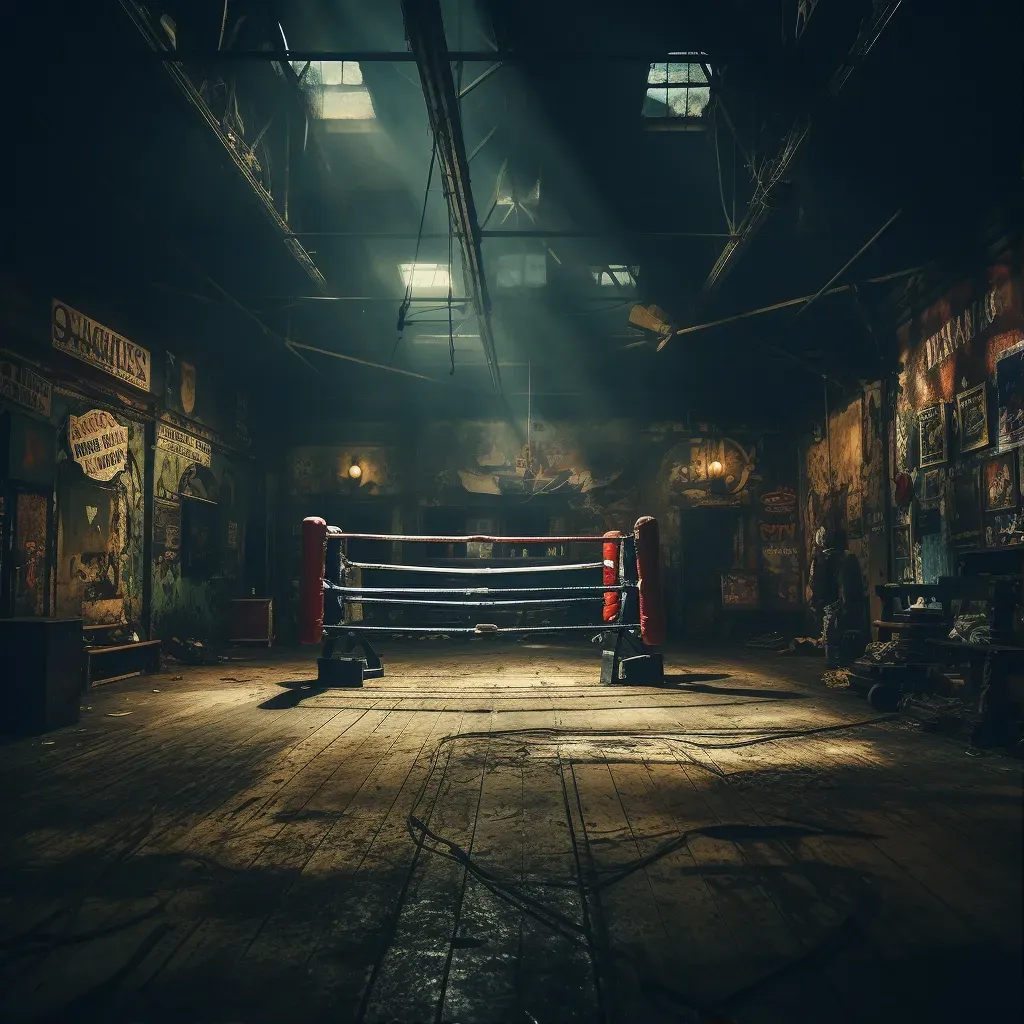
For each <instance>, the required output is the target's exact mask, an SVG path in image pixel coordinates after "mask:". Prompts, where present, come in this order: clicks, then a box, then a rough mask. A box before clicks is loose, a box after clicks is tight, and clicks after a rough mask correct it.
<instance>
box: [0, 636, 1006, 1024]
mask: <svg viewBox="0 0 1024 1024" xmlns="http://www.w3.org/2000/svg"><path fill="white" fill-rule="evenodd" d="M384 655H385V662H386V665H387V675H386V676H385V677H384V678H383V679H379V680H373V681H372V683H371V684H368V685H367V686H365V687H364V688H362V689H358V690H319V689H317V688H316V687H314V686H310V685H303V684H308V683H309V681H310V680H311V678H312V676H313V675H314V671H315V667H314V665H313V661H312V658H311V657H309V656H300V655H298V654H290V653H289V652H273V653H272V654H271V655H270V656H266V657H263V658H259V657H254V656H248V655H239V660H236V661H232V662H228V663H223V664H220V665H216V666H208V667H202V668H186V669H177V670H175V671H174V672H173V673H164V674H161V675H156V676H149V677H142V678H137V679H132V680H127V681H124V682H121V683H115V684H112V685H109V686H104V687H99V688H96V689H94V690H92V691H90V692H89V693H88V694H87V695H86V696H85V698H84V699H83V708H84V709H85V710H83V712H82V721H81V722H80V723H79V724H78V725H77V726H73V727H69V728H67V729H62V730H58V731H56V732H53V733H51V734H49V735H47V736H43V737H36V738H32V739H27V740H20V741H16V742H8V743H3V744H0V771H3V772H4V777H5V778H6V779H9V780H11V781H10V783H9V784H8V785H7V786H6V787H4V789H3V790H2V791H0V868H2V869H3V870H2V871H0V1019H2V1020H4V1021H8V1020H9V1021H35V1020H69V1021H72V1020H73V1021H79V1020H102V1021H110V1022H118V1021H124V1022H128V1021H132V1022H147V1021H153V1022H160V1024H162V1022H165V1021H166V1022H171V1021H175V1022H178V1021H190V1022H197V1024H200V1022H206V1021H209V1022H210V1024H214V1022H219V1024H223V1022H226V1021H238V1022H253V1024H257V1022H259V1024H262V1022H268V1024H269V1022H285V1021H303V1022H311V1021H321V1020H322V1021H343V1022H345V1021H348V1022H352V1024H363V1022H366V1024H369V1022H375V1024H383V1022H389V1021H432V1022H442V1021H452V1022H454V1021H461V1022H463V1024H465V1022H477V1021H478V1022H481V1024H491V1022H505V1021H520V1022H524V1024H528V1022H529V1021H531V1020H532V1021H536V1022H537V1024H554V1022H559V1024H561V1022H578V1024H590V1022H594V1024H597V1022H608V1024H618V1022H623V1024H624V1022H626V1021H632V1020H645V1021H651V1022H660V1021H666V1022H667V1021H677V1020H692V1021H699V1020H709V1019H714V1017H715V1015H721V1016H722V1017H723V1019H724V1018H729V1019H733V1020H735V1021H738V1022H740V1024H776V1022H780V1024H781V1022H790V1021H793V1020H815V1021H817V1020H821V1021H829V1022H833V1021H835V1022H850V1024H861V1022H863V1024H867V1022H869V1021H870V1022H873V1024H889V1022H892V1024H895V1022H896V1021H901V1022H903V1021H906V1020H928V1021H929V1022H931V1024H944V1022H947V1021H948V1022H950V1024H952V1022H953V1021H961V1020H964V1019H982V1018H984V1019H995V1020H1004V1019H1005V1020H1010V1019H1019V1017H1020V989H1021V926H1022V922H1021V771H1020V763H1019V762H1016V761H1013V760H1011V759H1009V758H1007V757H1004V756H1002V755H999V754H993V755H990V756H987V757H980V758H979V757H972V756H969V755H968V754H967V752H966V751H965V750H964V749H963V744H961V743H957V742H956V741H953V740H950V739H947V738H943V737H940V736H935V735H923V734H920V733H917V732H912V731H910V730H908V729H907V728H906V727H905V726H904V725H902V724H901V723H900V722H898V721H893V720H881V719H880V718H879V716H877V715H875V714H873V713H872V712H871V711H870V709H869V708H868V707H867V705H866V704H865V703H864V702H863V701H860V700H858V699H857V698H855V697H854V696H852V695H850V694H848V693H845V692H842V691H833V690H828V689H825V688H824V687H822V686H821V685H820V683H818V682H817V676H818V674H820V665H816V664H815V663H814V662H810V661H803V660H800V661H795V660H793V659H785V658H779V657H778V656H769V655H765V656H758V657H753V656H751V655H750V654H749V653H748V652H734V653H721V654H717V655H710V654H704V653H692V652H691V653H677V654H676V655H669V656H668V657H667V674H666V680H665V683H664V685H662V686H657V687H632V688H630V687H621V686H616V687H601V686H600V685H599V684H598V675H599V664H598V658H597V657H596V655H595V652H594V650H593V649H592V648H591V647H590V646H589V645H582V644H581V645H580V646H578V647H568V646H567V647H560V646H557V645H547V644H541V643H534V644H483V643H481V644H468V645H457V646H456V645H453V644H445V643H437V642H435V643H410V644H407V645H404V646H399V645H394V646H393V647H390V648H386V649H385V651H384ZM125 711H128V712H130V714H124V713H123V712H125ZM410 816H412V819H411V818H410ZM413 819H414V820H413ZM410 822H411V823H412V824H411V827H410ZM419 823H422V826H424V827H425V828H427V829H429V830H430V833H429V834H424V833H423V832H422V831H419V827H420V826H419Z"/></svg>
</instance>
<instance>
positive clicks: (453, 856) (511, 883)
mask: <svg viewBox="0 0 1024 1024" xmlns="http://www.w3.org/2000/svg"><path fill="white" fill-rule="evenodd" d="M896 717H898V716H896V715H880V716H877V717H875V718H870V719H864V720H859V721H855V722H843V723H839V724H837V725H832V726H822V727H818V728H814V729H802V730H796V729H789V730H779V731H776V732H768V731H767V730H766V732H767V735H764V736H760V737H755V738H752V739H743V740H738V741H734V742H731V743H699V742H696V741H694V740H689V739H687V736H688V735H690V734H687V733H653V732H644V733H636V734H631V735H632V736H634V737H640V738H652V739H663V740H670V741H672V742H675V743H678V744H679V745H680V746H683V747H685V746H690V747H694V748H697V749H701V750H722V749H734V748H737V747H745V746H751V745H753V744H756V743H767V742H771V741H774V740H778V739H799V738H801V737H805V736H813V735H819V734H821V733H829V732H836V731H840V730H846V729H854V728H859V727H862V726H867V725H874V724H877V723H881V722H887V721H891V720H893V719H894V718H896ZM581 736H585V737H604V738H608V739H619V740H621V739H622V738H623V733H622V732H614V731H610V730H600V729H548V728H539V729H506V730H493V731H492V730H487V731H477V732H464V733H449V734H448V735H446V736H442V737H441V738H440V739H439V740H438V742H437V743H436V744H435V746H434V749H433V751H432V752H431V755H430V758H429V761H428V763H427V766H426V772H425V773H424V776H423V781H422V783H421V784H420V787H419V789H418V791H417V793H416V796H415V798H414V800H413V803H412V806H411V808H410V810H409V813H408V815H407V817H406V829H407V831H408V833H409V836H410V838H411V839H412V841H413V843H414V844H415V853H414V855H413V858H412V862H411V863H410V865H409V868H408V872H407V874H406V878H405V881H404V883H403V886H402V889H401V892H400V895H399V899H398V901H397V903H396V906H395V908H394V910H393V912H392V915H391V919H390V922H389V926H388V931H387V936H386V940H385V942H384V943H383V944H382V949H383V951H382V953H381V955H380V957H378V958H377V960H376V961H375V963H374V967H373V970H372V972H371V975H370V979H369V982H368V984H367V987H366V989H365V990H364V993H363V999H362V1002H361V1005H360V1008H359V1012H358V1014H357V1017H356V1019H357V1021H359V1022H362V1021H364V1020H365V1017H366V1013H367V1011H368V1009H369V1000H370V997H371V994H372V991H373V988H374V985H375V983H376V980H377V977H378V975H379V971H380V966H381V964H382V963H383V961H384V958H385V955H386V953H387V951H388V950H389V949H390V948H391V947H392V946H393V945H394V941H395V937H396V935H397V930H398V921H399V917H400V915H401V912H402V909H403V907H404V905H405V899H406V896H407V893H408V890H409V887H410V884H411V881H412V878H413V875H414V872H415V870H416V867H417V865H418V863H419V858H420V855H421V853H422V852H423V851H424V850H426V851H427V852H428V853H432V854H434V855H436V856H439V857H442V858H445V859H447V860H450V861H453V862H455V863H457V864H459V865H460V866H461V867H462V868H463V869H464V870H465V871H466V872H467V873H469V874H471V875H472V876H473V877H474V879H476V881H477V882H479V884H481V885H482V886H483V887H484V888H485V889H487V891H488V892H490V893H491V894H492V895H493V896H494V897H495V898H497V899H500V900H502V901H503V902H505V903H507V904H509V905H510V906H512V907H514V908H515V909H517V910H518V911H520V912H521V913H523V914H524V915H527V916H529V917H531V918H532V919H533V920H535V921H537V922H539V923H540V924H543V925H544V926H545V927H547V928H548V929H550V930H551V931H553V932H555V933H556V934H558V935H559V936H561V937H562V938H564V939H565V940H566V941H568V942H570V943H572V944H573V945H574V946H576V947H577V948H579V949H581V950H583V951H585V952H587V953H588V954H589V955H590V956H591V957H592V958H593V961H594V965H595V975H596V978H597V980H598V982H599V979H600V974H601V968H602V967H603V966H605V964H606V963H607V962H613V963H616V962H617V963H620V964H624V965H626V966H628V967H629V968H630V969H631V970H632V971H633V972H634V973H635V974H636V976H637V978H638V979H639V980H640V981H641V982H642V983H643V986H644V987H645V989H646V990H647V991H649V992H651V993H656V994H658V995H659V996H660V997H662V998H663V999H665V1000H666V1001H667V1002H669V1003H670V1004H672V1005H673V1007H674V1008H675V1009H676V1010H677V1011H678V1009H679V1008H684V1009H685V1010H686V1011H687V1012H688V1013H689V1014H690V1015H691V1016H690V1020H691V1021H694V1022H698V1024H723V1022H725V1021H727V1019H728V1018H727V1016H726V1011H725V1008H726V1007H732V1006H735V1005H736V1004H738V1003H740V1002H742V1001H744V1000H747V999H749V998H750V997H751V996H752V995H753V994H754V993H755V992H756V991H758V990H759V989H761V988H762V987H763V986H764V985H765V984H767V983H769V982H771V981H774V980H776V979H777V978H779V977H780V976H782V975H785V974H788V973H790V972H792V971H793V970H795V969H797V968H798V967H799V966H800V965H801V964H803V963H804V962H806V961H807V960H808V959H810V958H813V957H815V956H820V955H822V954H823V953H824V952H826V951H828V950H830V949H832V948H834V947H835V945H836V944H837V942H838V941H839V940H840V939H841V938H842V937H843V936H844V935H845V934H847V932H848V930H849V926H850V925H851V924H852V923H853V921H854V919H855V916H856V914H857V913H858V908H854V910H853V911H851V912H850V913H849V914H848V915H847V916H846V918H845V919H844V920H843V922H842V923H841V924H840V925H839V926H838V927H837V928H835V929H834V930H833V931H832V932H830V933H829V935H828V936H827V937H826V938H825V939H824V940H823V941H822V942H820V943H818V944H817V945H816V946H814V947H812V948H810V949H809V950H807V951H806V952H805V953H804V954H803V955H802V956H800V957H797V958H796V959H795V960H792V961H789V962H787V963H786V964H784V965H782V966H781V967H779V968H777V969H775V970H772V971H769V972H768V973H767V974H765V975H763V976H762V977H760V978H757V979H755V980H753V981H752V982H750V983H749V984H747V985H744V986H743V987H741V988H740V989H737V990H735V991H734V992H732V993H730V994H729V995H727V996H725V997H724V998H723V999H720V1000H718V1004H719V1005H718V1006H710V1005H707V1004H705V1003H703V1002H702V1001H700V1000H697V999H695V998H694V997H692V996H690V995H688V994H687V993H685V992H682V991H680V990H679V989H677V988H675V987H674V986H672V985H669V984H667V983H666V982H664V981H663V980H662V979H661V978H659V977H658V976H657V975H655V974H654V973H653V972H652V971H651V970H650V968H649V967H648V966H647V965H646V963H644V962H643V961H642V960H640V959H639V958H637V957H635V956H633V955H632V954H630V953H628V952H625V951H623V950H620V949H615V948H614V947H612V946H611V945H610V944H609V943H608V942H606V941H599V940H598V939H597V938H596V937H595V936H594V934H593V930H592V929H591V928H590V927H589V926H588V923H587V922H588V921H589V916H588V915H589V908H588V905H587V897H588V896H589V897H590V898H592V899H598V898H599V895H600V893H601V892H602V891H604V890H605V889H608V888H609V887H611V886H613V885H616V884H617V883H619V882H621V881H622V880H624V879H625V878H627V877H629V876H630V875H632V874H633V873H635V872H636V871H639V870H642V869H644V868H646V867H648V866H649V865H650V864H653V863H655V862H657V861H659V860H661V859H662V858H664V857H666V856H668V855H669V854H671V853H672V852H674V851H676V850H679V849H682V848H683V847H684V846H686V845H687V843H688V842H689V840H690V839H691V838H693V837H694V836H697V835H709V836H715V835H716V834H717V835H721V834H722V830H723V828H727V826H720V825H719V826H715V825H711V826H704V827H701V828H695V829H688V830H686V831H684V832H682V833H679V834H678V835H677V836H674V837H672V838H670V839H669V840H667V841H666V842H664V843H662V844H661V845H660V846H659V847H657V848H656V849H655V850H653V851H651V852H650V853H649V854H646V855H644V856H642V857H639V858H636V859H634V860H631V861H626V862H623V863H621V864H615V865H611V866H609V867H608V868H607V869H605V870H603V871H597V870H594V869H591V871H590V872H589V878H586V877H584V871H583V868H582V861H581V859H580V847H579V844H578V842H577V840H576V837H575V830H574V829H573V828H572V819H571V815H570V833H571V838H572V843H573V850H574V853H575V855H576V862H577V875H578V877H577V878H576V879H575V880H566V879H561V878H551V877H531V878H526V879H514V878H508V877H506V876H503V875H501V874H499V873H497V872H494V871H491V870H490V869H488V868H486V867H485V866H483V865H481V864H479V863H478V862H477V861H475V860H474V859H473V858H472V857H471V856H470V854H469V853H468V852H467V851H466V850H464V849H463V848H462V847H461V846H459V845H458V844H456V843H453V842H451V841H450V840H448V839H445V838H444V837H443V836H442V835H440V834H439V833H437V832H436V831H434V830H433V829H431V828H430V827H429V824H428V822H429V819H430V815H431V814H432V813H433V810H434V808H435V807H436V805H437V801H438V795H439V794H440V793H441V792H442V790H443V782H444V776H445V775H446V774H447V771H448V766H449V765H450V764H451V759H452V756H453V753H452V749H451V748H452V745H453V744H454V743H456V742H458V741H467V740H474V739H476V740H487V741H488V742H492V741H494V740H495V739H502V738H507V739H510V740H511V739H513V738H519V739H523V738H528V737H544V738H547V739H549V740H551V741H552V742H555V743H557V742H558V740H559V739H560V738H565V739H568V738H571V737H581ZM445 752H447V755H448V756H447V760H446V761H445V767H444V772H443V773H442V776H441V778H440V779H439V780H438V783H437V789H436V793H435V796H434V799H433V801H432V802H431V805H430V810H429V812H428V813H427V814H426V815H423V816H421V815H420V814H419V813H418V812H419V808H420V805H421V804H422V803H423V801H424V800H425V798H426V795H427V792H428V790H429V788H430V785H431V780H432V779H433V778H434V776H435V774H436V772H437V768H438V765H439V763H440V761H441V758H442V757H443V756H444V754H445ZM680 753H682V754H683V756H684V757H686V758H687V760H688V762H689V763H690V764H691V765H692V766H694V767H695V768H698V769H700V770H702V771H706V772H708V773H710V774H712V775H715V776H716V777H718V778H720V779H723V780H725V779H727V776H726V774H725V773H724V772H723V771H722V770H721V769H719V768H717V767H716V766H714V765H707V764H703V763H702V762H700V761H697V760H695V759H694V758H693V757H692V756H691V755H690V754H689V753H688V752H687V751H686V750H685V749H683V750H681V751H680ZM559 765H560V766H559V774H560V776H561V778H562V782H563V787H564V785H565V776H564V772H563V770H562V768H561V762H559ZM576 792H577V801H579V799H580V797H579V791H578V789H577V791H576ZM566 803H567V808H568V798H567V799H566ZM580 810H581V813H582V807H580ZM567 813H568V810H567ZM800 834H802V835H808V836H811V835H830V834H833V835H835V834H841V833H839V832H837V831H835V830H832V831H826V830H823V829H820V828H817V827H813V828H812V827H809V826H801V833H800ZM842 834H853V833H842ZM587 850H588V851H589V846H587ZM599 876H600V877H599ZM529 888H535V889H536V888H541V889H549V890H556V891H558V890H561V891H575V892H578V893H579V894H580V898H581V903H582V907H581V909H582V912H583V915H584V925H579V924H577V923H576V922H575V921H573V920H571V919H570V918H568V917H566V916H565V915H564V914H562V913H560V912H559V911H558V910H556V909H554V908H552V907H550V906H548V905H547V904H546V903H545V902H544V901H543V900H541V899H539V898H538V897H537V896H535V895H533V894H531V893H530V892H528V891H526V890H527V889H529ZM693 1014H697V1016H696V1017H693V1016H692V1015H693Z"/></svg>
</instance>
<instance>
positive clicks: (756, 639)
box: [743, 633, 788, 651]
mask: <svg viewBox="0 0 1024 1024" xmlns="http://www.w3.org/2000/svg"><path fill="white" fill-rule="evenodd" d="M743 646H744V647H750V648H754V649H756V650H762V651H781V650H784V649H785V648H786V647H787V646H788V642H787V640H786V638H785V637H784V636H783V635H782V634H781V633H762V634H761V635H760V636H752V637H751V638H750V639H749V640H748V641H747V642H746V643H745V644H744V645H743Z"/></svg>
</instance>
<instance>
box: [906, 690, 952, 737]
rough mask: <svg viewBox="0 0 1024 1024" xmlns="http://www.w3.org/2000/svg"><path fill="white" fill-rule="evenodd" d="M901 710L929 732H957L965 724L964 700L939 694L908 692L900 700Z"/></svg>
mask: <svg viewBox="0 0 1024 1024" xmlns="http://www.w3.org/2000/svg"><path fill="white" fill-rule="evenodd" d="M899 710H900V712H901V713H902V714H903V715H905V716H906V717H907V718H908V719H910V720H911V721H912V722H916V723H917V724H918V725H919V726H920V727H921V728H922V729H923V730H926V731H928V732H956V731H957V730H958V729H959V728H960V726H961V725H962V724H963V716H964V711H965V710H966V709H965V708H964V705H963V702H962V701H959V700H957V699H956V698H955V697H940V696H938V694H907V695H906V696H905V697H903V698H902V699H901V700H900V704H899Z"/></svg>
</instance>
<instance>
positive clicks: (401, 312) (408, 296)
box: [388, 143, 451, 363]
mask: <svg viewBox="0 0 1024 1024" xmlns="http://www.w3.org/2000/svg"><path fill="white" fill-rule="evenodd" d="M436 159H437V146H436V145H435V144H434V143H432V144H431V146H430V166H429V168H428V169H427V187H426V188H425V189H424V190H423V208H422V209H421V210H420V226H419V227H418V228H417V229H416V249H415V252H414V255H413V258H412V267H411V268H410V270H409V280H408V281H407V282H406V285H405V297H404V298H403V299H402V304H401V305H400V306H399V307H398V337H397V338H396V339H395V347H394V348H393V349H392V350H391V359H390V360H388V361H389V362H390V363H394V361H395V353H396V352H397V351H398V346H399V343H400V342H401V340H402V332H403V331H404V330H405V318H406V316H407V314H408V312H409V307H410V306H411V305H412V283H413V281H414V280H415V278H416V264H417V263H418V262H419V258H420V243H421V242H422V241H423V224H424V222H425V221H426V219H427V201H428V200H429V199H430V182H431V181H432V180H433V177H434V162H435V161H436ZM450 277H451V271H450V270H449V278H450ZM450 305H451V303H449V306H450Z"/></svg>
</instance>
